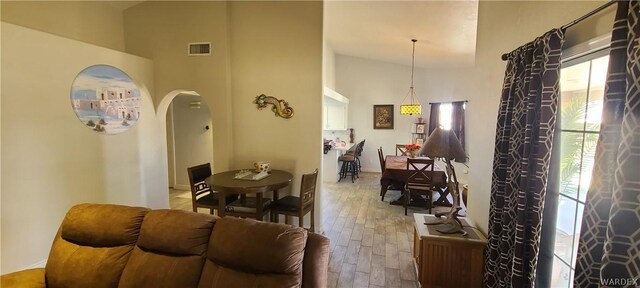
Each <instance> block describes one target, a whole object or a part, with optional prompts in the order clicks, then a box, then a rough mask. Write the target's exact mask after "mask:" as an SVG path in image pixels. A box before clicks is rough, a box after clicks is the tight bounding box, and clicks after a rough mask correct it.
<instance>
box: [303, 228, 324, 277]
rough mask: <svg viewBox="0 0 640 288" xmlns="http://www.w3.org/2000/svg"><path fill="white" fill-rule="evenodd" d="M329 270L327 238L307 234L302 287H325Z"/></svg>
mask: <svg viewBox="0 0 640 288" xmlns="http://www.w3.org/2000/svg"><path fill="white" fill-rule="evenodd" d="M328 268H329V238H327V237H325V236H322V235H320V234H316V233H309V234H308V237H307V246H306V247H305V249H304V260H303V263H302V287H303V288H320V287H327V269H328Z"/></svg>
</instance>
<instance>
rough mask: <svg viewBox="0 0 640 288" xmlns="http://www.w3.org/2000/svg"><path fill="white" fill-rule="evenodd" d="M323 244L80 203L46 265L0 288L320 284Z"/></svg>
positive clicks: (181, 215) (288, 234)
mask: <svg viewBox="0 0 640 288" xmlns="http://www.w3.org/2000/svg"><path fill="white" fill-rule="evenodd" d="M328 261H329V239H328V238H326V237H324V236H322V235H319V234H315V233H309V232H307V231H306V230H304V229H302V228H298V227H293V226H288V225H283V224H274V223H264V222H258V221H255V220H245V219H238V218H231V217H227V218H218V217H216V216H212V215H207V214H198V213H193V212H187V211H178V210H149V209H147V208H140V207H127V206H119V205H108V204H81V205H77V206H74V207H73V208H71V210H69V212H68V213H67V215H66V216H65V219H64V220H63V222H62V224H61V225H60V229H59V230H58V233H57V235H56V237H55V239H54V241H53V245H52V247H51V252H50V254H49V258H48V259H47V265H46V267H45V268H40V269H31V270H25V271H20V272H15V273H12V274H7V275H4V276H2V282H1V285H0V286H1V287H3V288H4V287H92V288H98V287H171V288H174V287H199V288H203V287H225V288H233V287H243V288H244V287H278V288H280V287H283V288H284V287H305V288H306V287H326V281H327V265H328Z"/></svg>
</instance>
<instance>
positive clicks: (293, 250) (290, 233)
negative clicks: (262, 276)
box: [207, 217, 307, 274]
mask: <svg viewBox="0 0 640 288" xmlns="http://www.w3.org/2000/svg"><path fill="white" fill-rule="evenodd" d="M306 241H307V231H306V230H304V229H302V228H299V227H294V226H289V225H280V224H276V223H265V222H258V221H255V220H251V219H239V218H233V217H226V218H222V219H220V220H218V222H217V223H216V227H215V229H213V233H212V234H211V241H209V251H208V253H207V257H208V258H209V259H211V260H213V262H216V263H218V264H220V265H222V266H228V267H235V268H238V269H240V270H244V271H247V272H258V273H283V274H286V273H298V272H299V270H300V268H301V266H302V258H303V257H304V247H305V245H306Z"/></svg>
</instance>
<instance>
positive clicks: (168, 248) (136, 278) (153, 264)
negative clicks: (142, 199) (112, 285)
mask: <svg viewBox="0 0 640 288" xmlns="http://www.w3.org/2000/svg"><path fill="white" fill-rule="evenodd" d="M216 218H217V217H215V216H213V215H208V214H198V213H193V212H187V211H179V210H155V211H151V212H149V214H147V216H146V217H145V219H144V222H143V223H142V228H141V230H140V238H139V239H138V242H137V244H136V247H135V248H134V250H133V253H132V254H131V257H129V262H128V263H127V265H126V267H125V269H124V272H123V273H122V278H121V279H120V286H119V287H196V286H197V285H198V280H199V279H200V273H201V272H202V266H203V265H204V260H205V253H206V251H207V247H208V244H209V239H210V237H211V229H212V227H213V225H214V223H215V221H216Z"/></svg>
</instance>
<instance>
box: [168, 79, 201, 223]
mask: <svg viewBox="0 0 640 288" xmlns="http://www.w3.org/2000/svg"><path fill="white" fill-rule="evenodd" d="M162 109H166V110H164V111H165V112H164V115H163V114H160V115H161V116H160V117H164V120H165V121H166V122H165V125H164V126H165V128H166V130H165V131H166V134H165V135H166V141H167V174H168V180H169V182H168V185H169V195H168V196H169V206H170V208H171V209H181V210H189V211H191V209H192V203H191V190H190V184H189V177H188V174H187V168H188V167H192V166H196V165H199V164H204V163H211V164H212V166H213V132H212V129H211V127H212V120H211V110H210V109H209V106H208V105H207V104H206V102H205V101H204V100H203V99H202V97H201V96H200V94H198V93H197V92H195V91H181V90H179V91H173V92H171V93H169V94H167V96H165V98H164V99H163V100H162V102H161V103H160V107H159V111H163V110H162Z"/></svg>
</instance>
